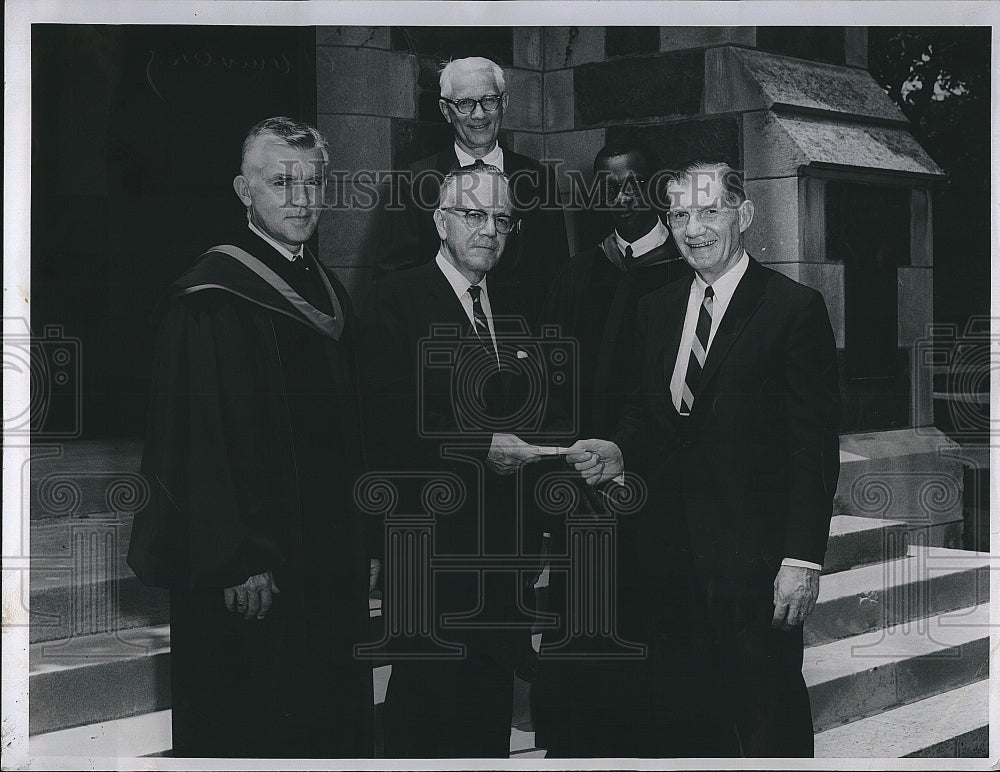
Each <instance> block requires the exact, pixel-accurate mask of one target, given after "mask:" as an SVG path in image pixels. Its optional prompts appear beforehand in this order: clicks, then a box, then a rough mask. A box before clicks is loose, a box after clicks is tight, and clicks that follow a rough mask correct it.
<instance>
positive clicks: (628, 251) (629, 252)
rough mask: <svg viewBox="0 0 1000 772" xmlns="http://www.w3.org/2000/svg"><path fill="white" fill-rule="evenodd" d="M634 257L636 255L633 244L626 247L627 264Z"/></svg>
mask: <svg viewBox="0 0 1000 772" xmlns="http://www.w3.org/2000/svg"><path fill="white" fill-rule="evenodd" d="M634 255H635V252H633V251H632V245H631V244H627V245H626V246H625V262H626V263H628V261H629V260H631V259H632V258H633V256H634Z"/></svg>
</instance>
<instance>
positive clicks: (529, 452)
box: [486, 434, 569, 475]
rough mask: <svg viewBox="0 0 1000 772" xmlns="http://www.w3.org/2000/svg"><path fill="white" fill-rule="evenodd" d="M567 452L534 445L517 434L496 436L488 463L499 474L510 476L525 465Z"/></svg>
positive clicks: (491, 445)
mask: <svg viewBox="0 0 1000 772" xmlns="http://www.w3.org/2000/svg"><path fill="white" fill-rule="evenodd" d="M567 452H569V449H568V448H560V447H558V446H554V445H532V444H531V443H528V442H525V441H524V440H522V439H521V438H520V437H518V436H517V435H515V434H494V435H493V441H492V443H491V444H490V450H489V453H488V454H487V456H486V462H487V464H489V466H490V468H491V469H492V470H493V471H494V472H496V473H497V474H501V475H508V474H513V473H514V472H516V471H517V470H518V468H519V467H521V466H522V465H524V464H533V463H535V462H536V461H541V460H542V459H543V458H549V457H551V456H558V455H563V454H565V453H567Z"/></svg>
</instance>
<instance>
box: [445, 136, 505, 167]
mask: <svg viewBox="0 0 1000 772" xmlns="http://www.w3.org/2000/svg"><path fill="white" fill-rule="evenodd" d="M455 157H456V158H457V159H458V165H459V166H472V164H474V163H475V162H476V161H477V160H478V159H476V158H473V157H472V156H471V155H469V154H468V153H466V152H465V151H464V150H462V148H460V147H459V146H458V143H457V142H456V143H455ZM482 161H483V163H484V164H489V165H490V166H495V167H497V168H498V169H499V170H500V171H503V150H502V149H501V147H500V143H499V142H497V143H496V145H494V147H493V149H492V150H491V151H490V152H488V153H487V154H486V155H484V156H483V158H482Z"/></svg>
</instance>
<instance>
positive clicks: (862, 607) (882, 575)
mask: <svg viewBox="0 0 1000 772" xmlns="http://www.w3.org/2000/svg"><path fill="white" fill-rule="evenodd" d="M988 572H989V557H988V556H987V555H983V554H981V553H976V552H966V551H963V550H952V549H945V548H944V547H923V546H912V545H911V546H910V548H909V554H908V555H907V557H905V558H899V559H896V560H889V561H886V562H884V563H877V564H873V565H867V566H859V567H858V568H852V569H849V570H847V571H841V572H838V573H834V574H829V575H828V576H824V577H823V579H822V581H821V582H820V591H819V598H818V600H817V602H816V609H815V610H814V611H813V613H812V615H811V616H810V617H809V618H808V619H807V620H806V624H805V630H804V634H805V642H806V646H817V645H819V644H823V643H828V642H830V641H835V640H839V639H841V638H848V637H850V636H852V635H860V634H862V633H867V632H871V631H872V630H879V629H881V628H883V627H891V626H893V625H897V624H900V623H902V622H906V621H908V620H913V619H920V618H924V617H931V616H934V615H935V614H939V613H942V612H945V611H952V610H953V609H959V608H968V607H971V606H975V605H977V604H979V603H983V602H984V601H986V599H987V598H988V592H989V575H988Z"/></svg>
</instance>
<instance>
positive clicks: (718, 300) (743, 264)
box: [691, 249, 750, 315]
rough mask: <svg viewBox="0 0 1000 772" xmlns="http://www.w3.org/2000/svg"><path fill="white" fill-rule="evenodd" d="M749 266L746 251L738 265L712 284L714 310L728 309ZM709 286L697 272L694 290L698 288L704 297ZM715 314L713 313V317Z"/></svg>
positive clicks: (737, 262)
mask: <svg viewBox="0 0 1000 772" xmlns="http://www.w3.org/2000/svg"><path fill="white" fill-rule="evenodd" d="M749 265H750V256H749V255H747V251H746V250H745V249H744V250H743V254H741V255H740V258H739V260H737V261H736V264H735V265H734V266H733V267H732V268H730V269H729V270H728V271H726V272H725V273H724V274H722V276H720V277H719V278H718V279H716V280H715V281H714V282H713V283H712V290H713V291H714V292H715V297H714V298H713V299H712V304H713V307H714V308H721V309H722V310H725V309H726V307H727V306H728V305H729V301H730V299H731V298H732V297H733V293H734V292H736V286H737V285H738V284H739V283H740V279H742V278H743V274H745V273H746V272H747V268H748V267H749ZM707 286H708V284H706V283H705V280H704V279H702V278H701V277H700V276H699V275H698V274H697V272H696V273H695V275H694V282H693V283H692V285H691V288H692V290H694V289H695V288H697V291H698V293H699V294H702V295H703V294H705V287H707ZM714 313H715V312H714V311H713V315H714Z"/></svg>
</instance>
